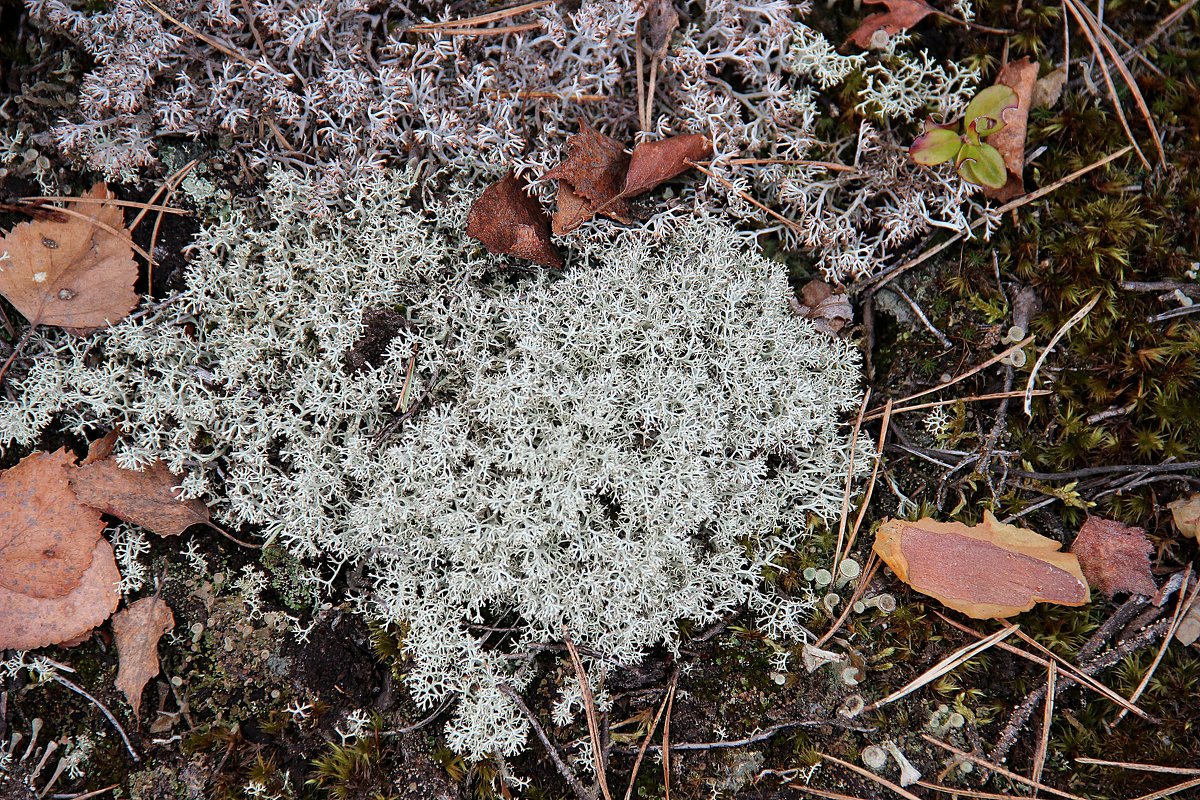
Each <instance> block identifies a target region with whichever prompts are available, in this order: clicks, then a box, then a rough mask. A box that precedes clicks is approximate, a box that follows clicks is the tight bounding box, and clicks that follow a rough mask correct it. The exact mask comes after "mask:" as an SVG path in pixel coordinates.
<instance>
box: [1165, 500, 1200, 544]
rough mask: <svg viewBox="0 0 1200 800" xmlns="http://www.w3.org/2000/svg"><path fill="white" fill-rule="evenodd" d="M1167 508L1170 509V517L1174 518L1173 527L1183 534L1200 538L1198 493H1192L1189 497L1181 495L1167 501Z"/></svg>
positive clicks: (1199, 502)
mask: <svg viewBox="0 0 1200 800" xmlns="http://www.w3.org/2000/svg"><path fill="white" fill-rule="evenodd" d="M1167 508H1169V509H1171V518H1172V519H1173V520H1175V527H1176V528H1178V529H1179V532H1180V533H1182V534H1183V535H1184V536H1190V537H1192V538H1193V539H1200V536H1198V535H1197V534H1200V494H1194V495H1192V496H1190V497H1181V498H1179V499H1178V500H1176V501H1174V502H1171V503H1167Z"/></svg>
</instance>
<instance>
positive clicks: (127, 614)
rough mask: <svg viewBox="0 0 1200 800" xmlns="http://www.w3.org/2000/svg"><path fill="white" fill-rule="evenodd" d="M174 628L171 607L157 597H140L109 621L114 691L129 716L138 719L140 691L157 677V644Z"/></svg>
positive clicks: (140, 704)
mask: <svg viewBox="0 0 1200 800" xmlns="http://www.w3.org/2000/svg"><path fill="white" fill-rule="evenodd" d="M174 627H175V615H174V614H172V613H171V607H170V606H168V605H167V604H166V603H164V602H163V601H162V600H160V599H159V598H157V597H143V598H142V599H141V600H138V601H137V602H135V603H133V604H132V605H130V606H129V607H128V608H126V609H125V610H124V611H122V612H121V613H119V614H117V615H116V616H115V617H113V621H112V629H113V637H114V638H115V639H116V641H117V656H118V659H119V663H120V666H119V667H118V669H117V688H118V689H120V690H121V691H122V692H124V693H125V699H127V700H128V701H129V705H130V706H132V707H133V716H134V717H135V718H138V717H140V716H141V709H142V690H143V689H145V688H146V684H147V683H148V682H149V681H150V679H151V678H153V677H154V676H155V675H157V674H158V671H159V664H158V640H159V639H161V638H162V635H163V634H164V633H166V632H167V631H169V630H171V628H174Z"/></svg>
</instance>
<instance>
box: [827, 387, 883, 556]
mask: <svg viewBox="0 0 1200 800" xmlns="http://www.w3.org/2000/svg"><path fill="white" fill-rule="evenodd" d="M891 422H892V401H891V400H888V401H887V405H885V406H884V407H883V422H882V423H881V424H880V426H879V441H878V442H876V444H875V463H874V464H872V465H871V479H870V480H869V481H868V482H867V491H866V493H865V494H864V495H863V500H862V504H861V505H859V507H858V516H857V517H855V519H854V527H853V528H852V529H851V530H850V537H849V538H848V539H846V552H845V553H844V554H843V555H842V559H843V560H844V559H847V558H849V557H850V552H851V551H852V550H853V549H854V542H855V540H857V539H858V531H859V530H860V529H861V528H862V524H863V519H864V518H865V517H866V516H867V507H868V506H870V505H871V496H872V495H873V494H875V482H876V480H878V478H879V465H880V464H882V463H883V447H884V443H885V442H887V435H888V426H889V425H890V424H891ZM835 569H836V566H835ZM833 575H834V578H835V579H836V577H837V572H834V573H833Z"/></svg>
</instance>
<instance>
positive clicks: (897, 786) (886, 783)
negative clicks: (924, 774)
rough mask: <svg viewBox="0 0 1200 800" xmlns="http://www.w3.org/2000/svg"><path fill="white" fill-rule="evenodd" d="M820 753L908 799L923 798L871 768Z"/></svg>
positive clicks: (822, 756)
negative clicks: (877, 773)
mask: <svg viewBox="0 0 1200 800" xmlns="http://www.w3.org/2000/svg"><path fill="white" fill-rule="evenodd" d="M818 755H819V756H821V758H823V759H825V760H826V761H830V762H832V763H834V764H837V765H839V766H842V767H845V768H846V769H848V770H850V771H851V772H857V773H858V774H859V775H862V776H863V777H864V778H866V779H867V780H870V781H873V782H875V783H877V784H879V785H880V786H882V787H884V788H886V789H891V790H892V791H893V792H895V793H896V794H898V795H900V796H901V797H903V798H906V800H921V798H920V797H917V796H916V795H915V794H913V793H912V792H910V791H908V790H907V789H905V788H904V787H903V786H901V785H900V784H897V783H892V782H891V781H889V780H888V779H887V778H883V777H880V776H879V775H876V774H875V773H874V772H871V770H869V769H864V768H863V767H860V766H858V765H857V764H851V763H850V762H849V761H842V760H841V759H840V758H835V757H834V756H827V755H825V754H824V753H818Z"/></svg>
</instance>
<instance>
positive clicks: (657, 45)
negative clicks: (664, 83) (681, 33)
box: [643, 0, 679, 59]
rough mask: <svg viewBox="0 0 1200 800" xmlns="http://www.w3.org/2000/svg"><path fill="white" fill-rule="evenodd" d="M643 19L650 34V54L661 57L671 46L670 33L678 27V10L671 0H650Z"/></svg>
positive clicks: (653, 56)
mask: <svg viewBox="0 0 1200 800" xmlns="http://www.w3.org/2000/svg"><path fill="white" fill-rule="evenodd" d="M643 19H644V20H645V22H646V27H647V29H648V30H649V34H650V55H651V57H652V58H658V59H661V58H663V57H664V56H666V54H667V48H668V47H670V46H671V34H672V33H674V32H675V29H676V28H678V27H679V12H678V11H676V10H675V4H674V3H673V2H671V0H650V2H649V3H648V4H647V5H646V15H645V16H644V17H643Z"/></svg>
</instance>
